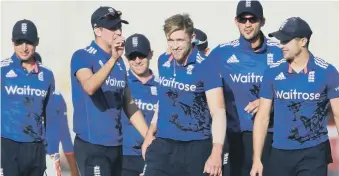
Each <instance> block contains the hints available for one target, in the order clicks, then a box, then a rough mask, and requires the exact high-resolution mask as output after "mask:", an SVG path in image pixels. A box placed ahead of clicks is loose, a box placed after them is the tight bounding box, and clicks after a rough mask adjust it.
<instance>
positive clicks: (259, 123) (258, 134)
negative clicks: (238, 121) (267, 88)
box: [253, 114, 269, 160]
mask: <svg viewBox="0 0 339 176" xmlns="http://www.w3.org/2000/svg"><path fill="white" fill-rule="evenodd" d="M257 116H260V115H259V114H257ZM264 119H265V120H261V119H259V118H258V117H256V118H255V120H254V125H253V160H261V155H262V150H263V147H264V143H265V139H266V135H267V129H268V124H269V117H266V118H264ZM266 119H267V120H266Z"/></svg>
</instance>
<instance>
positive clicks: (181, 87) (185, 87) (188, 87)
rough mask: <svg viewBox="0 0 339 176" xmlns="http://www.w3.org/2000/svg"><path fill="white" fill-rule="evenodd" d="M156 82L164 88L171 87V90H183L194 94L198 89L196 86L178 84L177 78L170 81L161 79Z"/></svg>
mask: <svg viewBox="0 0 339 176" xmlns="http://www.w3.org/2000/svg"><path fill="white" fill-rule="evenodd" d="M156 81H157V82H158V83H159V84H160V85H162V86H165V87H171V88H174V89H179V90H183V91H191V92H194V91H195V90H196V89H197V87H196V86H195V85H193V84H192V85H190V84H184V83H181V82H177V81H175V78H170V80H168V79H166V78H164V77H159V79H158V80H156Z"/></svg>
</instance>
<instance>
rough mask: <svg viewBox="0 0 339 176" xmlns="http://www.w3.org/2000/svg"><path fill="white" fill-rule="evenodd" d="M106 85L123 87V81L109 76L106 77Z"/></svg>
mask: <svg viewBox="0 0 339 176" xmlns="http://www.w3.org/2000/svg"><path fill="white" fill-rule="evenodd" d="M105 82H106V85H108V86H113V87H121V88H125V84H126V83H125V81H122V80H117V79H116V78H111V77H110V76H109V77H108V78H107V79H106V81H105Z"/></svg>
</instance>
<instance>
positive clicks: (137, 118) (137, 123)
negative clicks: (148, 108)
mask: <svg viewBox="0 0 339 176" xmlns="http://www.w3.org/2000/svg"><path fill="white" fill-rule="evenodd" d="M130 121H131V123H132V125H133V126H134V127H135V128H136V129H137V130H138V132H139V133H140V134H141V136H142V137H143V138H145V137H146V134H147V130H148V127H147V123H146V121H145V119H144V116H143V115H142V113H141V111H140V110H138V111H136V112H135V113H134V114H133V115H132V116H131V118H130Z"/></svg>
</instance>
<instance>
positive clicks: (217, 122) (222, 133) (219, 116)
mask: <svg viewBox="0 0 339 176" xmlns="http://www.w3.org/2000/svg"><path fill="white" fill-rule="evenodd" d="M226 128H227V120H226V110H225V109H224V108H220V109H218V110H217V111H216V112H215V113H214V114H213V116H212V127H211V131H212V139H213V149H212V152H214V151H217V152H218V153H219V152H220V153H221V152H222V150H223V146H224V142H225V137H226Z"/></svg>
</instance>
